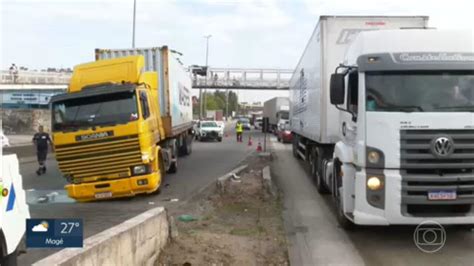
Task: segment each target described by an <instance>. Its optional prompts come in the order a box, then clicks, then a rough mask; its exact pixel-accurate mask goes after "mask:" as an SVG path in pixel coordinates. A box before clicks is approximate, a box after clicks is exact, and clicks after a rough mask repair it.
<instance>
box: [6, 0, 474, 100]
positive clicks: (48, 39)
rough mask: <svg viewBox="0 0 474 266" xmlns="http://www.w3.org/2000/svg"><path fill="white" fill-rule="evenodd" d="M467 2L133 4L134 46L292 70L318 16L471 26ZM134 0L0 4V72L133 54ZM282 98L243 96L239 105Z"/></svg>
mask: <svg viewBox="0 0 474 266" xmlns="http://www.w3.org/2000/svg"><path fill="white" fill-rule="evenodd" d="M473 10H474V1H472V0H451V1H445V0H444V1H439V0H357V1H356V0H261V1H257V0H231V1H226V0H154V1H153V0H137V13H136V14H137V20H136V41H135V42H136V47H154V46H162V45H168V46H169V47H170V48H172V49H175V50H177V51H179V52H181V53H183V57H182V61H183V62H184V63H185V64H186V65H192V64H197V65H204V64H205V51H206V40H205V38H204V37H203V36H204V35H208V34H211V35H212V37H211V38H210V40H209V65H210V66H211V67H242V68H285V69H292V68H294V67H295V66H296V64H297V62H298V60H299V57H300V56H301V54H302V52H303V49H304V47H305V45H306V43H307V41H308V39H309V37H310V35H311V33H312V31H313V30H314V27H315V26H316V24H317V21H318V17H319V16H320V15H427V16H430V23H429V25H430V26H431V27H436V28H441V29H453V28H472V27H474V15H473V13H472V12H473ZM132 14H133V0H95V1H92V0H0V51H1V52H0V68H1V69H7V68H8V67H9V66H10V65H11V63H16V64H17V65H20V66H26V67H28V68H30V69H41V68H47V67H56V68H67V67H71V68H72V67H73V66H74V65H76V64H79V63H84V62H88V61H93V60H94V49H95V48H130V47H131V43H132ZM286 94H287V93H286V92H276V91H265V92H262V91H254V92H248V91H240V92H239V96H240V98H241V100H242V101H248V102H251V101H264V100H267V99H269V98H272V97H275V96H284V95H286Z"/></svg>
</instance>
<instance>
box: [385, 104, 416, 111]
mask: <svg viewBox="0 0 474 266" xmlns="http://www.w3.org/2000/svg"><path fill="white" fill-rule="evenodd" d="M378 109H379V110H382V111H383V110H387V111H400V112H413V111H415V110H418V111H421V112H423V108H421V106H417V105H401V106H384V107H378Z"/></svg>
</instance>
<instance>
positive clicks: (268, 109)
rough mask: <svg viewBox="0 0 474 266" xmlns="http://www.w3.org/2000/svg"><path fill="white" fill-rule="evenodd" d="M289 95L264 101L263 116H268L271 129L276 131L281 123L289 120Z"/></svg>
mask: <svg viewBox="0 0 474 266" xmlns="http://www.w3.org/2000/svg"><path fill="white" fill-rule="evenodd" d="M289 109H290V103H289V100H288V97H275V98H272V99H270V100H268V101H266V102H264V103H263V117H264V118H268V125H269V128H268V129H269V130H270V131H273V132H276V129H277V127H278V124H279V123H282V122H285V121H288V117H289Z"/></svg>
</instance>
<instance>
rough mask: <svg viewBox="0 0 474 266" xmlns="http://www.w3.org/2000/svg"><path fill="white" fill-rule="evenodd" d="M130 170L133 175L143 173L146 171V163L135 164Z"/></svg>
mask: <svg viewBox="0 0 474 266" xmlns="http://www.w3.org/2000/svg"><path fill="white" fill-rule="evenodd" d="M132 171H133V174H135V175H143V174H145V173H146V171H147V168H146V165H137V166H134V167H133V169H132Z"/></svg>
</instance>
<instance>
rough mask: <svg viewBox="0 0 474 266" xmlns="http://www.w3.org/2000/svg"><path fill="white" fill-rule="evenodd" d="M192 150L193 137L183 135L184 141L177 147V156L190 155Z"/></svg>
mask: <svg viewBox="0 0 474 266" xmlns="http://www.w3.org/2000/svg"><path fill="white" fill-rule="evenodd" d="M192 152H193V138H192V136H191V137H190V136H184V141H183V144H182V145H181V147H179V156H186V155H190V154H191V153H192Z"/></svg>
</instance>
